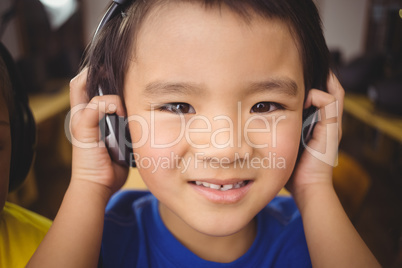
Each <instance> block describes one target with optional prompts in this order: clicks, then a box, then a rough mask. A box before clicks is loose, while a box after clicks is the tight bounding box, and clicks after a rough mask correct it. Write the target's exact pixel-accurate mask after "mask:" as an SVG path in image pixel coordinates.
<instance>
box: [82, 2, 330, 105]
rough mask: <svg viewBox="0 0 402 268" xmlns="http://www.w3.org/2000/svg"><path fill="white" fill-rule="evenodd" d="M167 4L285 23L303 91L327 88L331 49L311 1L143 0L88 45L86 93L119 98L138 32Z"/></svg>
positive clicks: (109, 24) (85, 60)
mask: <svg viewBox="0 0 402 268" xmlns="http://www.w3.org/2000/svg"><path fill="white" fill-rule="evenodd" d="M171 2H190V3H198V4H201V5H203V6H204V7H205V8H214V7H221V6H223V5H224V6H227V7H229V8H230V9H231V10H232V11H233V12H235V13H237V14H239V15H240V16H241V17H242V18H244V19H245V21H246V22H247V21H250V20H251V19H252V17H253V16H255V15H258V16H261V17H263V18H269V19H280V20H281V21H284V22H285V23H287V24H288V25H289V27H290V30H291V34H292V35H293V37H294V38H295V41H296V45H297V47H298V49H299V53H300V55H301V59H302V64H303V72H304V74H303V75H304V85H305V89H306V90H309V89H310V88H319V89H322V90H326V81H327V77H328V75H329V52H328V48H327V45H326V42H325V39H324V36H323V32H322V23H321V20H320V16H319V14H318V10H317V8H316V6H315V4H314V3H313V1H312V0H147V1H131V3H130V4H129V5H128V6H127V7H126V8H125V11H124V13H122V16H120V15H118V16H115V17H114V18H113V19H111V20H110V21H109V22H108V23H107V24H106V25H105V26H104V27H103V28H102V29H101V30H100V32H99V33H98V34H97V35H96V36H95V38H94V39H93V41H92V42H91V43H90V45H89V46H88V48H87V50H86V56H85V58H84V61H83V64H82V66H83V67H88V69H89V70H88V72H89V73H88V81H87V94H88V96H89V97H90V98H92V97H93V96H95V95H97V90H98V85H99V86H101V87H102V90H103V93H104V94H118V95H119V96H120V97H121V98H122V99H123V89H124V77H125V74H126V72H127V70H128V64H129V60H130V58H131V56H132V55H131V53H132V51H133V48H134V46H135V43H136V38H137V36H136V35H137V33H138V32H139V29H140V27H141V25H142V23H143V22H144V20H145V19H146V17H147V15H149V13H150V11H151V10H152V9H153V8H155V7H157V6H158V7H163V4H166V3H171ZM306 95H307V94H306ZM123 103H124V101H123Z"/></svg>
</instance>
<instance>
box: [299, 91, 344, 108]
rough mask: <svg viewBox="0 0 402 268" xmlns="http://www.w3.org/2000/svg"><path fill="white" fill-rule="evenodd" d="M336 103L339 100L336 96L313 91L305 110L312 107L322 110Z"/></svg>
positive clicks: (305, 104) (310, 93)
mask: <svg viewBox="0 0 402 268" xmlns="http://www.w3.org/2000/svg"><path fill="white" fill-rule="evenodd" d="M336 101H337V99H336V98H335V96H333V95H331V94H328V93H327V92H324V91H322V90H318V89H311V90H310V91H309V93H308V95H307V98H306V101H305V103H304V108H305V109H306V108H309V107H310V106H314V107H317V108H319V109H321V108H324V107H326V106H327V105H328V104H331V103H334V102H336Z"/></svg>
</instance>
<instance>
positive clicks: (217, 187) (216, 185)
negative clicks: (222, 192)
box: [209, 183, 221, 190]
mask: <svg viewBox="0 0 402 268" xmlns="http://www.w3.org/2000/svg"><path fill="white" fill-rule="evenodd" d="M209 188H212V189H215V190H219V189H220V188H221V186H220V185H218V184H212V183H211V184H210V185H209Z"/></svg>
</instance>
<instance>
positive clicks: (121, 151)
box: [94, 0, 319, 167]
mask: <svg viewBox="0 0 402 268" xmlns="http://www.w3.org/2000/svg"><path fill="white" fill-rule="evenodd" d="M129 2H130V0H113V1H112V3H111V4H110V6H109V8H108V10H107V11H106V13H105V15H104V16H103V17H102V20H101V22H100V23H99V25H98V27H97V29H96V31H95V34H94V37H95V36H96V35H97V34H98V32H99V30H100V29H101V28H102V27H103V26H105V24H106V23H107V22H108V21H110V20H111V19H112V18H114V17H115V16H116V15H118V14H121V13H122V12H123V11H124V8H125V7H126V5H127V4H128V3H129ZM98 95H100V96H102V95H103V92H102V89H101V88H100V87H99V88H98ZM121 120H122V119H119V118H118V116H117V115H115V114H114V115H106V116H105V117H104V119H102V120H101V123H100V126H101V129H102V131H101V132H102V133H104V137H103V139H104V141H105V144H106V147H107V149H108V152H109V155H110V157H111V158H112V160H113V161H115V162H117V163H119V164H121V165H123V166H131V167H135V166H136V164H135V161H134V159H133V157H132V149H131V148H128V147H127V146H126V145H125V141H129V142H130V143H131V139H130V134H129V131H128V129H127V127H126V126H125V124H124V123H123V122H120V123H119V121H121ZM123 121H124V120H123ZM317 121H319V113H318V109H317V108H316V107H314V106H312V107H309V108H308V109H305V110H303V126H302V131H301V138H300V145H299V151H298V155H297V158H298V159H299V158H300V156H301V155H302V153H303V151H304V148H305V146H306V144H307V143H308V142H309V141H310V139H311V138H312V135H313V130H314V127H315V125H316V124H317ZM123 139H124V140H123ZM130 156H131V157H130Z"/></svg>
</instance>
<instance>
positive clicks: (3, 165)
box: [0, 88, 11, 211]
mask: <svg viewBox="0 0 402 268" xmlns="http://www.w3.org/2000/svg"><path fill="white" fill-rule="evenodd" d="M0 90H4V89H2V88H0ZM10 159H11V133H10V120H9V116H8V109H7V104H6V101H5V99H4V98H3V96H2V94H1V92H0V211H1V210H2V209H3V206H4V202H5V201H6V199H7V193H8V182H9V176H10Z"/></svg>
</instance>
